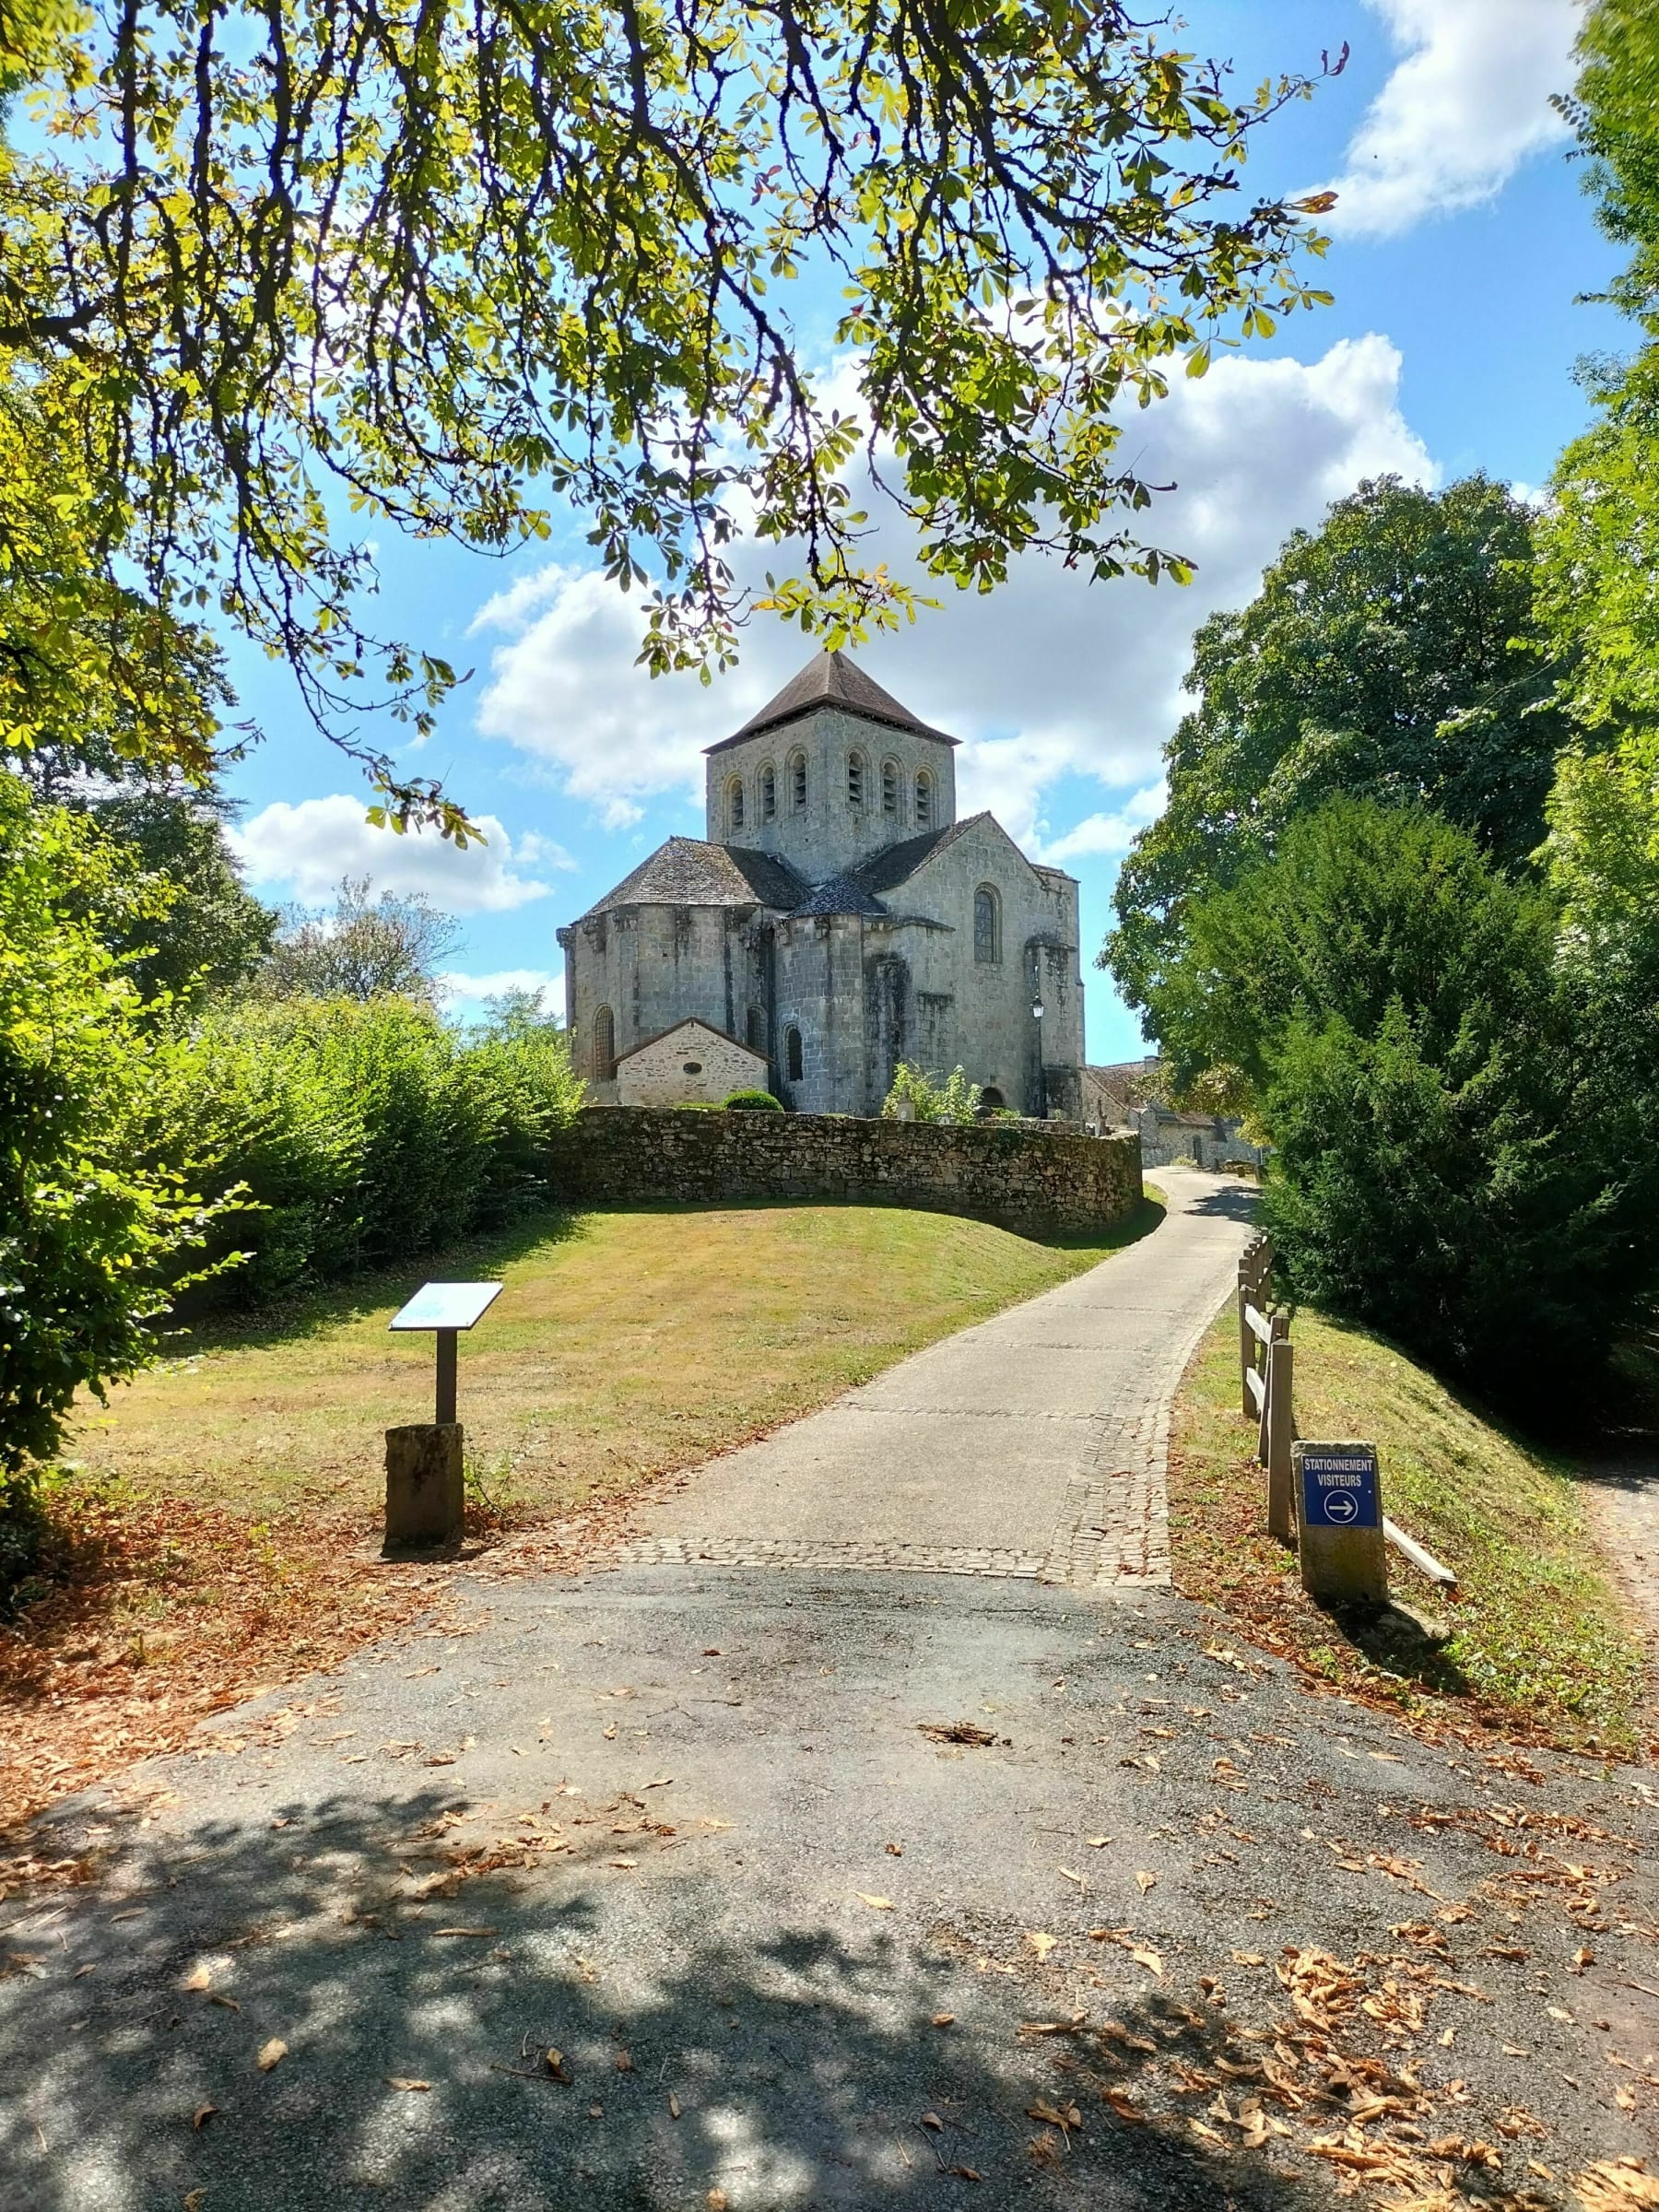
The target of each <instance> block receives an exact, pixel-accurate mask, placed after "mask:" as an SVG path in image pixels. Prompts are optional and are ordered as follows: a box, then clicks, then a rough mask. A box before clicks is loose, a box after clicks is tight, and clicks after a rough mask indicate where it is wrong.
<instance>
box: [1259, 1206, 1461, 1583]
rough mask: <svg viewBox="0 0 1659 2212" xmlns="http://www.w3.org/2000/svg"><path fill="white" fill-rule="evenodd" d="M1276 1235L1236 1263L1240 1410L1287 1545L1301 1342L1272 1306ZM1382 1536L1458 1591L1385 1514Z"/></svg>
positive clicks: (1292, 1513) (1451, 1577)
mask: <svg viewBox="0 0 1659 2212" xmlns="http://www.w3.org/2000/svg"><path fill="white" fill-rule="evenodd" d="M1272 1279H1273V1240H1272V1238H1271V1237H1269V1236H1267V1235H1266V1234H1265V1232H1263V1231H1258V1232H1257V1234H1256V1235H1255V1236H1253V1237H1252V1239H1251V1240H1250V1242H1249V1243H1248V1244H1247V1245H1246V1246H1245V1247H1244V1251H1243V1254H1242V1256H1241V1259H1240V1261H1239V1392H1240V1399H1241V1404H1240V1411H1241V1413H1242V1414H1243V1416H1244V1418H1245V1419H1246V1420H1247V1421H1253V1422H1254V1423H1255V1426H1256V1457H1257V1459H1258V1460H1259V1461H1260V1462H1261V1464H1262V1465H1263V1466H1264V1467H1265V1468H1266V1470H1267V1527H1268V1531H1269V1533H1270V1534H1271V1535H1276V1536H1279V1537H1282V1538H1283V1539H1284V1541H1285V1542H1286V1543H1287V1544H1294V1543H1295V1541H1296V1488H1295V1483H1294V1480H1293V1478H1292V1475H1291V1467H1290V1446H1291V1444H1292V1443H1293V1442H1294V1441H1296V1347H1294V1345H1292V1343H1291V1341H1290V1316H1289V1315H1288V1313H1285V1312H1278V1311H1277V1310H1275V1308H1274V1305H1273V1294H1272V1289H1271V1284H1272ZM1382 1534H1383V1535H1384V1536H1385V1537H1386V1538H1387V1540H1388V1542H1389V1543H1390V1544H1392V1545H1393V1546H1394V1549H1395V1550H1396V1551H1397V1552H1399V1553H1400V1554H1401V1555H1402V1557H1404V1558H1406V1559H1409V1560H1410V1561H1411V1563H1412V1565H1413V1566H1414V1567H1416V1568H1418V1570H1420V1571H1421V1572H1422V1573H1424V1574H1425V1575H1427V1576H1428V1578H1429V1580H1430V1582H1431V1583H1440V1584H1441V1586H1442V1587H1443V1588H1446V1589H1454V1588H1455V1587H1456V1585H1457V1577H1456V1575H1455V1574H1454V1573H1453V1571H1452V1569H1451V1568H1450V1567H1447V1566H1443V1565H1442V1564H1441V1561H1440V1560H1439V1559H1436V1558H1435V1556H1434V1554H1433V1553H1432V1552H1431V1551H1427V1550H1425V1549H1424V1547H1423V1546H1422V1545H1420V1544H1419V1543H1418V1541H1417V1539H1416V1537H1415V1536H1409V1535H1406V1531H1405V1530H1404V1529H1403V1528H1401V1527H1400V1526H1399V1525H1398V1524H1396V1523H1394V1522H1393V1521H1391V1520H1389V1519H1388V1517H1387V1515H1386V1514H1384V1516H1383V1519H1382Z"/></svg>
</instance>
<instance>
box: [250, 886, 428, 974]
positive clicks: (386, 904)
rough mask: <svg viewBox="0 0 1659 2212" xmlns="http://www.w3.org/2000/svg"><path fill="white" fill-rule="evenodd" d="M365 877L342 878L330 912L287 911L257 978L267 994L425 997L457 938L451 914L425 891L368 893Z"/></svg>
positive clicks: (297, 909)
mask: <svg viewBox="0 0 1659 2212" xmlns="http://www.w3.org/2000/svg"><path fill="white" fill-rule="evenodd" d="M370 889H371V885H370V879H369V877H367V876H345V877H341V879H340V887H339V889H338V891H337V892H336V893H335V905H334V912H333V913H332V914H322V915H318V914H312V913H307V912H305V911H304V910H303V909H299V908H295V909H290V910H289V912H288V913H287V915H286V916H285V918H284V927H283V930H282V934H281V935H280V936H279V937H278V938H277V942H276V944H274V945H273V946H272V947H271V948H270V951H269V952H268V954H267V955H266V957H265V962H264V964H263V966H262V967H261V969H260V971H259V973H258V976H257V979H256V980H257V982H258V984H259V987H260V989H261V990H262V991H263V992H264V993H265V994H266V995H267V996H269V997H271V998H355V999H371V998H385V997H390V996H400V997H404V998H417V999H423V1000H427V1001H430V1000H431V999H432V998H434V997H435V996H436V994H437V987H438V967H439V963H440V961H441V960H443V959H447V958H448V957H449V955H450V954H451V953H452V952H453V950H454V949H455V947H456V946H457V945H458V944H459V943H460V939H461V932H460V929H459V927H458V926H457V924H455V922H454V921H453V918H452V917H451V916H450V915H448V914H445V913H441V912H439V910H438V909H437V908H436V907H435V906H434V905H433V904H432V902H431V900H429V899H428V898H427V897H426V896H425V895H424V893H422V892H419V891H415V892H412V893H410V894H409V895H408V896H407V897H406V898H399V897H398V896H397V894H396V893H395V892H394V891H382V893H381V895H380V897H379V898H378V899H372V898H371V897H370Z"/></svg>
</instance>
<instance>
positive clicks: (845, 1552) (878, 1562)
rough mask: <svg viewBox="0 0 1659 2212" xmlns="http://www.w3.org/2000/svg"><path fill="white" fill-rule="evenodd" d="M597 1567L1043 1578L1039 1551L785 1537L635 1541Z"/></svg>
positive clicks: (628, 1541) (624, 1544)
mask: <svg viewBox="0 0 1659 2212" xmlns="http://www.w3.org/2000/svg"><path fill="white" fill-rule="evenodd" d="M594 1566H595V1568H597V1569H600V1570H608V1569H610V1568H614V1567H699V1566H707V1567H797V1568H809V1569H812V1570H813V1571H818V1570H819V1569H830V1570H835V1569H838V1568H852V1569H854V1570H856V1571H860V1572H863V1573H880V1572H883V1571H885V1572H887V1573H890V1574H978V1575H994V1576H1002V1577H1012V1578H1016V1579H1018V1580H1022V1581H1025V1582H1036V1581H1038V1580H1040V1579H1041V1578H1042V1576H1043V1574H1044V1570H1045V1567H1046V1560H1045V1559H1044V1555H1043V1554H1042V1553H1041V1552H1040V1551H1014V1550H1008V1549H1003V1548H986V1549H980V1550H971V1549H965V1548H963V1549H959V1548H955V1547H948V1546H947V1547H937V1546H928V1545H924V1544H815V1543H812V1542H810V1541H800V1542H797V1541H795V1540H794V1539H793V1538H789V1537H783V1536H633V1537H629V1538H627V1539H625V1540H624V1541H623V1542H622V1543H620V1544H619V1545H618V1547H616V1549H615V1550H614V1551H611V1552H608V1553H607V1554H606V1556H605V1557H604V1558H603V1559H595V1560H594Z"/></svg>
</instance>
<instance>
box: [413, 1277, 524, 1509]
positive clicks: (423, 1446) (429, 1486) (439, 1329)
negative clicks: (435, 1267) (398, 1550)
mask: <svg viewBox="0 0 1659 2212" xmlns="http://www.w3.org/2000/svg"><path fill="white" fill-rule="evenodd" d="M500 1292H501V1286H500V1283H426V1284H423V1285H422V1287H421V1288H419V1289H418V1291H417V1292H416V1293H415V1295H414V1297H413V1298H412V1299H410V1300H409V1302H408V1304H407V1305H406V1306H405V1307H403V1308H402V1310H401V1311H400V1312H396V1313H394V1315H393V1316H392V1320H391V1324H390V1325H391V1327H392V1328H393V1329H394V1330H395V1331H397V1332H399V1333H402V1332H404V1331H406V1330H409V1329H430V1330H431V1331H432V1333H433V1335H434V1337H435V1338H436V1340H437V1354H438V1357H437V1375H436V1379H435V1388H434V1391H433V1401H434V1404H433V1410H434V1412H435V1414H436V1416H437V1418H436V1419H435V1420H430V1421H410V1422H407V1423H406V1424H405V1425H404V1426H403V1427H402V1428H398V1429H388V1430H387V1431H386V1547H387V1549H388V1550H390V1549H392V1548H393V1547H395V1546H398V1545H405V1544H417V1545H418V1544H443V1543H447V1542H448V1540H449V1539H450V1537H452V1536H453V1535H459V1533H460V1529H461V1515H462V1510H463V1507H464V1505H465V1495H466V1492H465V1477H464V1473H463V1462H462V1443H463V1441H464V1435H465V1432H464V1430H462V1427H461V1424H460V1422H459V1421H458V1420H457V1419H456V1418H455V1351H456V1346H457V1344H458V1342H459V1333H460V1331H461V1330H463V1329H470V1328H471V1327H473V1326H474V1324H476V1323H477V1322H478V1321H480V1320H481V1319H482V1318H483V1316H484V1314H485V1313H486V1312H488V1309H489V1308H490V1307H491V1306H492V1305H493V1304H494V1303H495V1300H497V1299H498V1298H499V1297H500Z"/></svg>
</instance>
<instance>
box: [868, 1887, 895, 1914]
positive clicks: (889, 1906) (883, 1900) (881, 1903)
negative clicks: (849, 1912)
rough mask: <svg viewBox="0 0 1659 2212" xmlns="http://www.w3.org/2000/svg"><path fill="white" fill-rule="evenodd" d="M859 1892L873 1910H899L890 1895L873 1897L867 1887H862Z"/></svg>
mask: <svg viewBox="0 0 1659 2212" xmlns="http://www.w3.org/2000/svg"><path fill="white" fill-rule="evenodd" d="M858 1894H859V1898H860V1900H862V1901H863V1902H864V1903H865V1904H866V1905H868V1906H869V1908H870V1910H871V1912H897V1911H898V1910H899V1908H898V1906H897V1905H895V1904H894V1902H893V1900H892V1899H891V1898H890V1897H872V1896H871V1895H870V1893H869V1891H868V1890H867V1889H861V1890H860V1891H859V1893H858Z"/></svg>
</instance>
